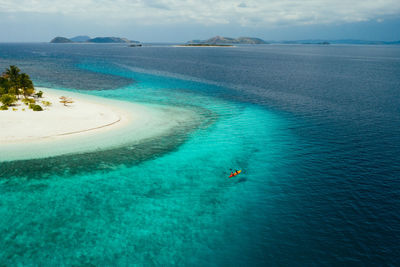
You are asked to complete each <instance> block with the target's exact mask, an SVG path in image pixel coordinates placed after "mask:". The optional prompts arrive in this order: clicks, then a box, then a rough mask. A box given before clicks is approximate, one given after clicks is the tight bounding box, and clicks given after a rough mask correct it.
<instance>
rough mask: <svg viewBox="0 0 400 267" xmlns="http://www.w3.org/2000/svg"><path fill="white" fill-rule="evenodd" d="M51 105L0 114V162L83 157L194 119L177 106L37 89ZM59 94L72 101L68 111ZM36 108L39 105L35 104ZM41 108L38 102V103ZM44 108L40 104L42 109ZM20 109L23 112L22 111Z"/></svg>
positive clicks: (158, 134)
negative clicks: (61, 156) (87, 153)
mask: <svg viewBox="0 0 400 267" xmlns="http://www.w3.org/2000/svg"><path fill="white" fill-rule="evenodd" d="M37 89H38V90H42V91H43V92H44V99H41V100H40V101H42V100H44V101H50V102H51V103H52V105H51V106H50V107H44V108H45V110H44V111H36V112H35V111H32V110H30V109H29V108H28V107H27V106H25V105H24V104H22V105H20V106H17V107H15V108H17V109H18V110H16V111H13V110H12V108H10V109H9V110H7V111H0V151H1V153H0V162H1V161H10V160H22V159H33V158H45V157H51V156H58V155H63V154H75V153H85V152H92V151H98V150H104V149H111V148H115V147H120V146H124V145H127V144H128V145H129V144H134V143H139V142H141V141H143V140H148V139H151V138H156V137H157V136H162V135H164V134H168V133H169V132H171V131H174V129H175V128H176V127H180V126H181V125H182V124H185V123H188V122H189V123H190V121H193V120H195V119H196V118H197V117H198V116H197V115H196V114H195V112H193V111H192V110H188V109H185V108H180V107H171V106H157V105H150V104H149V105H147V104H138V103H132V102H126V101H120V100H113V99H108V98H103V97H98V96H92V95H87V94H80V93H75V92H70V91H63V90H54V89H47V88H37ZM60 96H67V97H70V98H72V100H74V103H73V104H71V105H70V106H68V107H65V106H63V104H61V103H59V97H60ZM40 104H41V103H40ZM41 105H42V104H41ZM42 106H43V105H42ZM23 108H24V109H25V111H22V109H23Z"/></svg>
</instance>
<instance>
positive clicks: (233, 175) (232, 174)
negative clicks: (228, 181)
mask: <svg viewBox="0 0 400 267" xmlns="http://www.w3.org/2000/svg"><path fill="white" fill-rule="evenodd" d="M241 172H242V170H238V171H237V172H234V173H231V175H229V178H232V177H235V176H236V175H238V174H239V173H241Z"/></svg>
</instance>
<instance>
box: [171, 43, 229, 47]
mask: <svg viewBox="0 0 400 267" xmlns="http://www.w3.org/2000/svg"><path fill="white" fill-rule="evenodd" d="M176 46H178V47H233V46H234V45H230V44H183V45H176Z"/></svg>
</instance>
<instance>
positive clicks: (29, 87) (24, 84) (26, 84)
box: [18, 73, 34, 98]
mask: <svg viewBox="0 0 400 267" xmlns="http://www.w3.org/2000/svg"><path fill="white" fill-rule="evenodd" d="M18 84H19V86H20V87H21V89H22V93H23V95H24V97H25V98H27V96H29V95H31V94H33V91H34V90H33V82H32V81H31V79H30V78H29V75H28V74H26V73H21V74H20V75H19V83H18Z"/></svg>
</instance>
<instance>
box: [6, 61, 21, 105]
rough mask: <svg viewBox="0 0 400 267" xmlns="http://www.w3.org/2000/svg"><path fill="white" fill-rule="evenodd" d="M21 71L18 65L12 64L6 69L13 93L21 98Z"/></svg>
mask: <svg viewBox="0 0 400 267" xmlns="http://www.w3.org/2000/svg"><path fill="white" fill-rule="evenodd" d="M19 72H20V69H19V68H18V67H17V66H14V65H11V66H10V67H9V68H8V69H6V72H5V76H6V78H8V79H9V81H10V84H11V88H10V89H12V91H13V93H14V94H15V95H16V96H17V97H18V98H19V75H20V74H19Z"/></svg>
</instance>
